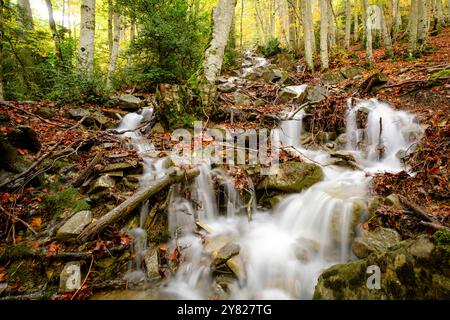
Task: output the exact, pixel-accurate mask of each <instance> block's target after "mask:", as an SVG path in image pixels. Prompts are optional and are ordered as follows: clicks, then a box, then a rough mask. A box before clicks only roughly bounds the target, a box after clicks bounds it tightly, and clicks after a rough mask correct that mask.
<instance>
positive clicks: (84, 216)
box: [56, 210, 92, 240]
mask: <svg viewBox="0 0 450 320" xmlns="http://www.w3.org/2000/svg"><path fill="white" fill-rule="evenodd" d="M91 222H92V213H91V211H88V210H86V211H80V212H77V213H75V214H74V215H73V216H72V217H71V218H70V219H69V220H68V221H67V222H66V223H65V224H64V225H63V226H62V227H61V228H59V229H58V231H57V233H56V238H57V239H58V240H70V239H73V238H76V237H77V236H78V235H79V234H80V233H81V232H82V231H83V229H84V228H85V227H86V226H87V225H88V224H90V223H91Z"/></svg>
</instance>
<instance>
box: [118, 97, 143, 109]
mask: <svg viewBox="0 0 450 320" xmlns="http://www.w3.org/2000/svg"><path fill="white" fill-rule="evenodd" d="M143 106H144V101H142V100H141V99H139V98H138V97H135V96H133V95H131V94H126V95H123V96H121V97H119V108H120V109H122V110H127V111H137V110H139V109H140V108H142V107H143Z"/></svg>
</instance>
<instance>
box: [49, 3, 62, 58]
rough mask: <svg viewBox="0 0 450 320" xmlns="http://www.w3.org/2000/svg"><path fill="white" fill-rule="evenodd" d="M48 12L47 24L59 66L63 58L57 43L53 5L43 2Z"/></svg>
mask: <svg viewBox="0 0 450 320" xmlns="http://www.w3.org/2000/svg"><path fill="white" fill-rule="evenodd" d="M45 3H46V5H47V10H48V23H49V25H50V30H51V31H52V36H53V42H54V43H55V56H56V60H57V62H58V64H59V65H60V64H61V62H62V60H63V57H62V51H61V44H60V41H59V35H58V30H57V29H56V24H55V18H54V17H53V5H52V1H51V0H45Z"/></svg>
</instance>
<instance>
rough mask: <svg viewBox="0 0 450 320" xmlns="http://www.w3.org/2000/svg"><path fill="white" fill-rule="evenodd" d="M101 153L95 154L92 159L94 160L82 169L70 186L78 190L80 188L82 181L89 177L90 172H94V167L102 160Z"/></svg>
mask: <svg viewBox="0 0 450 320" xmlns="http://www.w3.org/2000/svg"><path fill="white" fill-rule="evenodd" d="M103 154H104V152H103V151H100V152H99V153H97V154H96V155H95V157H94V159H93V160H92V161H91V162H90V163H89V165H88V166H87V167H86V169H84V170H83V171H82V172H81V173H80V175H79V176H78V178H77V179H76V180H75V182H74V183H73V184H72V185H73V186H74V187H76V188H78V187H80V186H81V185H82V184H83V183H84V181H85V180H86V179H87V178H88V177H89V176H90V175H91V173H92V170H94V167H95V166H96V165H97V164H98V163H99V162H100V161H101V160H102V158H103Z"/></svg>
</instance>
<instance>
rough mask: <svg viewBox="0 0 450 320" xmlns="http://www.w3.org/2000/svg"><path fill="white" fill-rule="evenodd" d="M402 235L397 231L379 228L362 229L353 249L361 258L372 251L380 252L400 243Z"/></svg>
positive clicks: (353, 244)
mask: <svg viewBox="0 0 450 320" xmlns="http://www.w3.org/2000/svg"><path fill="white" fill-rule="evenodd" d="M400 241H401V236H400V235H399V234H398V232H397V231H395V230H392V229H386V228H378V229H376V230H375V231H367V230H362V232H361V234H360V235H359V236H357V237H356V238H355V240H353V243H352V250H353V253H354V254H355V256H357V257H358V258H360V259H363V258H366V257H367V256H369V255H370V254H371V253H374V252H380V251H383V250H386V249H388V248H390V247H393V246H395V245H397V244H398V243H400Z"/></svg>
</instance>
